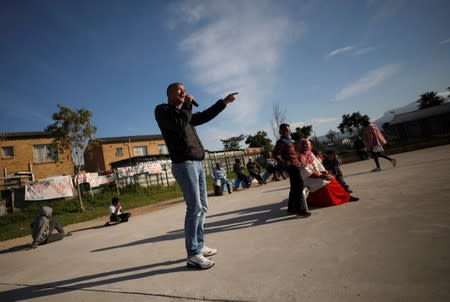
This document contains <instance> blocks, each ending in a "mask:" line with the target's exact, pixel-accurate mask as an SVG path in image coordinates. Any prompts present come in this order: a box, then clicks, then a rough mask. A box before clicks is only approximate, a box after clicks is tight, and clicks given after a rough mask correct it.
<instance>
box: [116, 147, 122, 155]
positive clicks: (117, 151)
mask: <svg viewBox="0 0 450 302" xmlns="http://www.w3.org/2000/svg"><path fill="white" fill-rule="evenodd" d="M116 156H123V148H122V147H118V148H116Z"/></svg>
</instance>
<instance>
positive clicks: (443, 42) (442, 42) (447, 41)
mask: <svg viewBox="0 0 450 302" xmlns="http://www.w3.org/2000/svg"><path fill="white" fill-rule="evenodd" d="M447 43H450V38H449V39H447V40H442V41H441V42H439V44H447Z"/></svg>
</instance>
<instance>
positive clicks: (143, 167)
mask: <svg viewBox="0 0 450 302" xmlns="http://www.w3.org/2000/svg"><path fill="white" fill-rule="evenodd" d="M162 171H163V170H162V167H161V162H160V161H157V162H147V163H142V164H139V165H137V166H129V167H123V168H117V174H118V175H119V177H128V176H133V175H135V174H142V173H149V174H159V173H162Z"/></svg>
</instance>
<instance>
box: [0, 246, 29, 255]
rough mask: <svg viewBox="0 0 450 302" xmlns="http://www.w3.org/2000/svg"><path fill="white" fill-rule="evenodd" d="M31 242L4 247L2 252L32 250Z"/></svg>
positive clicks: (0, 252)
mask: <svg viewBox="0 0 450 302" xmlns="http://www.w3.org/2000/svg"><path fill="white" fill-rule="evenodd" d="M30 249H31V248H30V244H21V245H18V246H13V247H10V248H8V249H4V250H1V251H0V254H8V253H14V252H20V251H28V250H30Z"/></svg>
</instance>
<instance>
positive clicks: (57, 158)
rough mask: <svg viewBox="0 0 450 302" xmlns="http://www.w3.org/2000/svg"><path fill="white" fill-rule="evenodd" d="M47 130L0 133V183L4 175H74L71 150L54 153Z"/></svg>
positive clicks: (9, 176) (32, 176) (32, 177)
mask: <svg viewBox="0 0 450 302" xmlns="http://www.w3.org/2000/svg"><path fill="white" fill-rule="evenodd" d="M52 142H53V138H52V137H51V136H50V135H49V134H48V133H46V132H43V131H35V132H0V173H1V175H0V185H3V184H4V180H5V178H14V177H18V178H20V176H27V178H30V180H31V179H35V180H37V179H43V178H47V177H51V176H59V175H73V173H74V164H73V161H72V157H71V155H70V151H69V150H67V151H66V152H64V153H59V154H58V153H57V152H56V150H55V149H54V148H53V147H52Z"/></svg>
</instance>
